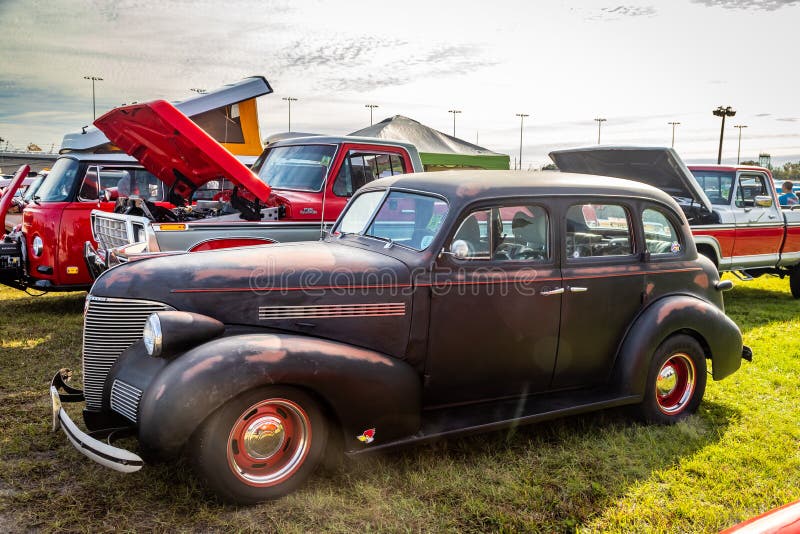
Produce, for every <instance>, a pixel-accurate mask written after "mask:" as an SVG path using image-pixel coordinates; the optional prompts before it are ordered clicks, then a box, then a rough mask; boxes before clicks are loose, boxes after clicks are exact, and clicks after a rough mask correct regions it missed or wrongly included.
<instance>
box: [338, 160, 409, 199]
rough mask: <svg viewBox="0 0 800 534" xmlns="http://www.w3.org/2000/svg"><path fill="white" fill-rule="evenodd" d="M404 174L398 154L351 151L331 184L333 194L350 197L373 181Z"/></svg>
mask: <svg viewBox="0 0 800 534" xmlns="http://www.w3.org/2000/svg"><path fill="white" fill-rule="evenodd" d="M405 172H406V168H405V165H404V163H403V158H402V156H400V154H376V153H371V152H364V151H362V150H351V151H349V152H348V153H347V156H345V158H344V160H343V161H342V166H341V168H340V169H339V173H338V174H337V175H336V180H335V181H334V182H333V194H335V195H336V196H340V197H350V196H353V193H355V192H356V191H358V189H359V188H360V187H363V186H365V185H366V184H368V183H370V182H371V181H373V180H376V179H378V178H385V177H387V176H394V175H396V174H404V173H405Z"/></svg>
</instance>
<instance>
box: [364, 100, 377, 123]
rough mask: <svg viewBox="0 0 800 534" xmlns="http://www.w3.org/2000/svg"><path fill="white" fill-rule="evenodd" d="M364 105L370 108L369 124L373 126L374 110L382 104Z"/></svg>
mask: <svg viewBox="0 0 800 534" xmlns="http://www.w3.org/2000/svg"><path fill="white" fill-rule="evenodd" d="M364 107H365V108H369V125H370V126H372V110H373V109H375V108H379V107H380V106H379V105H378V104H366V105H365V106H364Z"/></svg>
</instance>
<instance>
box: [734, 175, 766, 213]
mask: <svg viewBox="0 0 800 534" xmlns="http://www.w3.org/2000/svg"><path fill="white" fill-rule="evenodd" d="M765 180H766V178H765V177H764V176H754V175H747V174H743V175H741V176H739V188H738V189H737V191H736V207H737V208H748V207H750V208H752V207H753V206H755V205H756V201H755V199H756V197H757V196H760V195H769V189H767V184H766V183H765Z"/></svg>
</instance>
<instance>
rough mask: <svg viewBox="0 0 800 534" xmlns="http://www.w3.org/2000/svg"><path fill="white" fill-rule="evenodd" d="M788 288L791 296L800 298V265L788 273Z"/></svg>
mask: <svg viewBox="0 0 800 534" xmlns="http://www.w3.org/2000/svg"><path fill="white" fill-rule="evenodd" d="M789 289H791V290H792V296H793V297H794V298H796V299H800V267H795V268H794V269H792V274H790V275H789Z"/></svg>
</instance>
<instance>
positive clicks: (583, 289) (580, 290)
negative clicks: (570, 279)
mask: <svg viewBox="0 0 800 534" xmlns="http://www.w3.org/2000/svg"><path fill="white" fill-rule="evenodd" d="M569 291H570V293H585V292H587V291H589V288H588V287H573V286H570V288H569Z"/></svg>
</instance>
